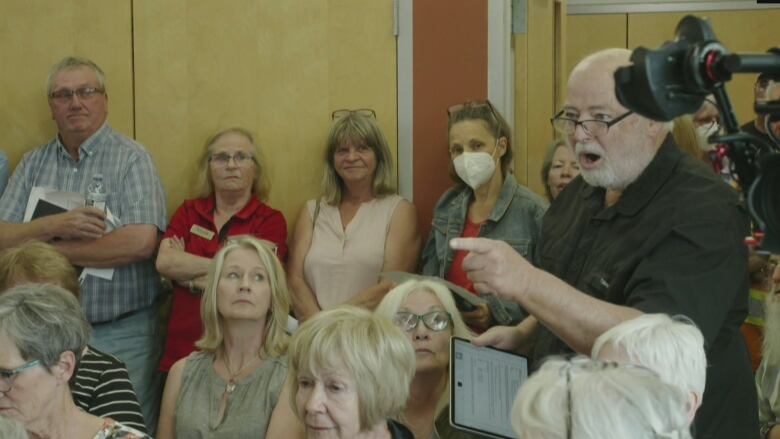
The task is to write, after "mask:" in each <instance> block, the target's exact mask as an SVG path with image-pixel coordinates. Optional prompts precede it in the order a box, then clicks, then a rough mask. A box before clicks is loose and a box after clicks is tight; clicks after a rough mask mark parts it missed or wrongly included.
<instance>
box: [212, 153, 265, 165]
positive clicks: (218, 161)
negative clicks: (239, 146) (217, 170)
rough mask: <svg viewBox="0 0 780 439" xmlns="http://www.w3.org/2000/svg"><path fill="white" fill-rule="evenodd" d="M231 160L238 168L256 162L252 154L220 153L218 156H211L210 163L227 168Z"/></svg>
mask: <svg viewBox="0 0 780 439" xmlns="http://www.w3.org/2000/svg"><path fill="white" fill-rule="evenodd" d="M231 159H232V160H233V163H235V164H236V165H237V166H244V165H248V164H249V163H252V162H254V160H255V158H254V157H252V154H247V153H245V152H237V153H235V154H232V155H231V154H228V153H226V152H220V153H217V154H211V156H210V157H209V161H210V162H211V163H214V164H215V165H217V166H227V165H228V163H230V160H231Z"/></svg>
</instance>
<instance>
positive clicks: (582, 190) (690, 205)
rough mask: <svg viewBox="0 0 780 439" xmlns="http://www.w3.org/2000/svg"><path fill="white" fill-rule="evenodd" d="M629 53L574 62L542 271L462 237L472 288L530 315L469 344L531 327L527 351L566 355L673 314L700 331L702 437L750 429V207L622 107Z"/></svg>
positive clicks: (750, 434)
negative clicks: (566, 179)
mask: <svg viewBox="0 0 780 439" xmlns="http://www.w3.org/2000/svg"><path fill="white" fill-rule="evenodd" d="M629 58H630V51H628V50H625V49H611V50H606V51H602V52H598V53H596V54H593V55H591V56H589V57H587V58H585V59H584V60H583V61H581V62H580V63H579V64H578V65H577V67H575V68H574V70H573V71H572V73H571V75H570V78H569V83H568V93H567V97H566V102H565V105H564V107H563V111H562V112H561V113H559V114H558V115H557V116H556V117H555V118H554V119H553V124H554V126H555V127H556V128H557V129H558V130H559V131H561V132H563V133H565V134H566V135H568V136H569V138H570V139H571V141H572V142H573V143H574V144H576V153H577V159H578V161H579V164H580V170H581V177H578V178H577V179H575V180H573V181H572V182H571V183H569V185H568V186H566V188H565V189H564V190H563V192H561V194H560V195H559V196H558V198H556V200H555V201H554V202H553V203H552V205H551V206H550V209H549V210H548V211H547V214H546V215H545V217H544V219H543V223H542V235H541V237H540V239H539V245H538V247H537V249H536V252H535V253H536V256H537V259H536V260H537V261H538V264H539V268H536V267H534V266H532V265H531V264H529V263H528V262H527V261H526V260H525V259H523V258H522V257H518V255H517V253H515V252H514V251H512V249H511V247H509V246H508V245H506V244H504V243H502V242H498V241H491V240H487V239H480V238H458V239H454V240H453V241H452V244H451V245H452V247H453V248H455V249H462V250H467V251H469V252H470V254H469V255H468V256H467V257H466V259H465V261H464V263H463V268H464V270H466V271H467V273H468V275H469V278H470V279H471V280H472V282H474V286H475V287H476V289H477V290H478V291H479V292H481V293H487V292H491V293H494V294H496V295H497V296H498V297H500V298H502V299H508V300H515V301H517V302H519V303H520V304H521V305H522V306H523V307H524V308H525V309H526V310H527V311H528V312H529V313H530V314H531V317H529V318H528V319H526V320H524V321H523V322H521V323H520V325H518V326H517V327H496V328H491V329H490V330H488V331H487V332H486V333H484V334H483V335H482V336H480V337H479V338H478V339H477V340H476V341H475V343H477V344H489V345H493V346H497V347H503V348H517V347H518V346H521V345H522V344H523V343H524V342H525V341H527V340H528V339H529V338H531V337H533V336H534V335H535V345H534V351H533V355H534V359H535V360H537V361H538V360H540V359H542V358H544V357H546V356H548V355H551V354H562V353H566V352H571V351H572V350H574V351H576V352H579V353H584V354H587V353H589V352H590V351H591V348H592V346H593V343H594V341H595V339H596V338H597V337H598V336H599V335H601V334H602V333H603V332H604V331H606V330H608V329H610V328H612V327H613V326H615V325H617V324H618V323H620V322H623V321H625V320H628V319H631V318H633V317H636V316H638V315H641V314H642V313H666V314H672V315H676V314H682V315H685V316H688V317H689V318H690V319H691V320H692V321H693V322H694V323H695V324H696V325H697V326H698V327H699V328H700V329H701V331H702V334H703V335H704V340H705V345H706V355H707V363H708V364H709V369H708V370H707V381H706V390H705V391H704V395H703V402H702V406H701V408H700V409H699V411H698V412H697V414H696V419H695V421H694V427H695V432H696V436H695V437H697V438H724V439H726V438H728V439H734V438H749V439H755V438H757V437H758V419H757V418H758V417H757V413H758V408H757V400H756V393H755V386H754V384H753V375H752V371H751V368H750V363H749V361H748V355H747V349H746V347H745V342H744V339H743V337H742V335H741V333H740V332H739V326H740V325H741V324H742V322H743V321H744V319H745V316H746V315H747V298H748V294H747V293H748V282H747V281H748V278H747V248H746V247H745V246H744V245H743V240H744V237H745V236H747V235H748V233H749V227H748V216H747V213H746V211H745V209H744V207H743V206H742V205H741V203H740V201H739V196H738V194H737V193H736V191H734V190H733V189H731V188H730V187H728V186H727V185H726V184H725V183H724V182H723V181H721V180H720V178H719V177H718V176H717V175H715V173H713V172H712V171H711V170H710V169H709V168H707V167H706V166H705V165H704V164H703V163H701V162H699V161H698V160H696V159H694V158H693V157H691V156H690V155H689V154H687V153H685V152H683V151H681V150H680V149H679V148H678V147H677V146H676V145H675V144H674V140H673V139H672V136H670V135H669V131H670V124H668V123H663V122H655V121H652V120H649V119H646V118H644V117H641V116H639V115H638V114H635V113H633V112H631V111H629V110H628V109H626V108H625V107H623V106H622V105H621V104H620V103H619V102H618V100H617V98H616V96H615V82H614V78H613V73H614V72H615V70H616V69H617V68H618V67H620V66H624V65H628V64H629Z"/></svg>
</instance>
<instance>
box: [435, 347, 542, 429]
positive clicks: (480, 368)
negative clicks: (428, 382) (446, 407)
mask: <svg viewBox="0 0 780 439" xmlns="http://www.w3.org/2000/svg"><path fill="white" fill-rule="evenodd" d="M527 379H528V357H526V356H524V355H520V354H517V353H514V352H509V351H503V350H500V349H496V348H491V347H479V346H474V345H473V344H471V342H470V341H468V340H466V339H464V338H460V337H451V338H450V425H452V426H453V427H455V428H457V429H460V430H465V431H469V432H472V433H476V434H480V435H483V436H487V437H492V438H499V439H515V438H516V437H517V436H516V435H515V433H514V431H513V430H512V423H511V411H512V405H513V404H514V401H515V397H516V395H517V391H518V390H519V389H520V386H521V385H522V384H523V383H524V382H525V380H527Z"/></svg>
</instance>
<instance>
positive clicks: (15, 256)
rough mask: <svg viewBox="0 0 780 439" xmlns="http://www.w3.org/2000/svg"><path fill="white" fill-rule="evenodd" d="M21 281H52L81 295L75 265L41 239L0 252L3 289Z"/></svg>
mask: <svg viewBox="0 0 780 439" xmlns="http://www.w3.org/2000/svg"><path fill="white" fill-rule="evenodd" d="M21 283H51V284H55V285H59V286H61V287H63V288H65V289H66V290H68V291H70V292H71V293H73V295H75V296H76V297H77V298H78V297H79V280H78V275H76V269H75V268H73V265H71V263H70V261H68V258H66V257H65V256H63V255H62V253H60V252H58V251H57V249H56V248H54V246H52V245H51V244H47V243H45V242H41V241H27V242H25V243H23V244H19V245H18V246H16V247H11V248H7V249H5V250H3V251H2V252H0V291H3V290H7V289H9V288H11V287H13V286H15V285H18V284H21Z"/></svg>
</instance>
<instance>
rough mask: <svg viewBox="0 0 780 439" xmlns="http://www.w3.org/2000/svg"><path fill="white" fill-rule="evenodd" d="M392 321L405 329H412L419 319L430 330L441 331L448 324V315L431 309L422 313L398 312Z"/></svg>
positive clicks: (415, 326)
mask: <svg viewBox="0 0 780 439" xmlns="http://www.w3.org/2000/svg"><path fill="white" fill-rule="evenodd" d="M393 321H394V322H395V324H396V325H398V326H400V327H401V328H403V329H404V330H405V331H412V330H414V329H415V328H417V325H418V324H419V322H420V321H422V322H423V324H424V325H425V327H426V328H428V329H430V330H431V331H443V330H445V329H447V328H448V327H449V325H450V316H449V314H447V313H446V312H444V311H431V312H429V313H425V314H423V315H418V314H414V313H411V312H399V313H396V315H395V318H394V319H393Z"/></svg>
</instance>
